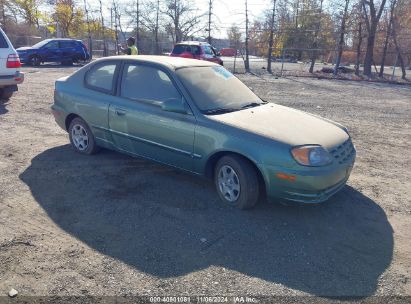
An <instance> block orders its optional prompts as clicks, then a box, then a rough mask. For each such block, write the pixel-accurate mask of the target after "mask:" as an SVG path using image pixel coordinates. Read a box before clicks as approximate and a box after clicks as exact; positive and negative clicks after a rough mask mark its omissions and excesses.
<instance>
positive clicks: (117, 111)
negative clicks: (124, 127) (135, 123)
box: [115, 109, 126, 116]
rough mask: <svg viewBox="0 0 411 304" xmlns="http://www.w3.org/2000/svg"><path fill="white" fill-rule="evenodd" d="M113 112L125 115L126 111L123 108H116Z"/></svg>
mask: <svg viewBox="0 0 411 304" xmlns="http://www.w3.org/2000/svg"><path fill="white" fill-rule="evenodd" d="M115 113H116V114H117V115H118V116H124V115H126V111H125V110H122V109H116V110H115Z"/></svg>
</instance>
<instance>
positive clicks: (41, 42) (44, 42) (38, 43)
mask: <svg viewBox="0 0 411 304" xmlns="http://www.w3.org/2000/svg"><path fill="white" fill-rule="evenodd" d="M48 42H50V39H46V40H43V41H40V42H37V43H36V44H35V45H33V46H32V48H34V49H38V48H41V47H42V46H43V45H45V44H47V43H48Z"/></svg>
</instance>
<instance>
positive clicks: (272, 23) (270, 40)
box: [267, 0, 277, 73]
mask: <svg viewBox="0 0 411 304" xmlns="http://www.w3.org/2000/svg"><path fill="white" fill-rule="evenodd" d="M272 4H273V8H272V11H271V18H270V29H269V31H270V37H269V38H268V54H267V71H268V73H272V70H271V57H272V54H273V43H274V26H275V5H276V4H277V0H273V3H272Z"/></svg>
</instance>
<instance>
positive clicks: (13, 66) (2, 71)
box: [0, 28, 24, 100]
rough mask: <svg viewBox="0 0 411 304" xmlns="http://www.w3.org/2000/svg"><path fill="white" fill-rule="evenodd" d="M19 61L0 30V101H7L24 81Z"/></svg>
mask: <svg viewBox="0 0 411 304" xmlns="http://www.w3.org/2000/svg"><path fill="white" fill-rule="evenodd" d="M20 67H21V63H20V59H19V55H18V54H17V52H16V50H15V49H14V47H13V45H12V44H11V42H10V40H9V38H7V36H6V34H5V33H4V32H3V30H2V29H1V28H0V99H3V100H4V99H9V98H10V97H11V95H13V92H15V91H17V90H18V88H17V85H18V84H20V83H22V82H23V81H24V74H23V73H21V72H20Z"/></svg>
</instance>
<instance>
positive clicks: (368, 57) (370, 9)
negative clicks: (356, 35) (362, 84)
mask: <svg viewBox="0 0 411 304" xmlns="http://www.w3.org/2000/svg"><path fill="white" fill-rule="evenodd" d="M386 1H387V0H381V4H380V7H379V8H378V7H376V4H375V3H374V0H363V1H362V6H363V11H364V17H365V24H366V26H367V32H368V36H367V50H366V52H365V58H364V75H367V76H371V68H372V64H373V61H374V45H375V37H376V33H377V27H378V22H379V21H380V18H381V14H382V12H383V10H384V7H385V3H386Z"/></svg>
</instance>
